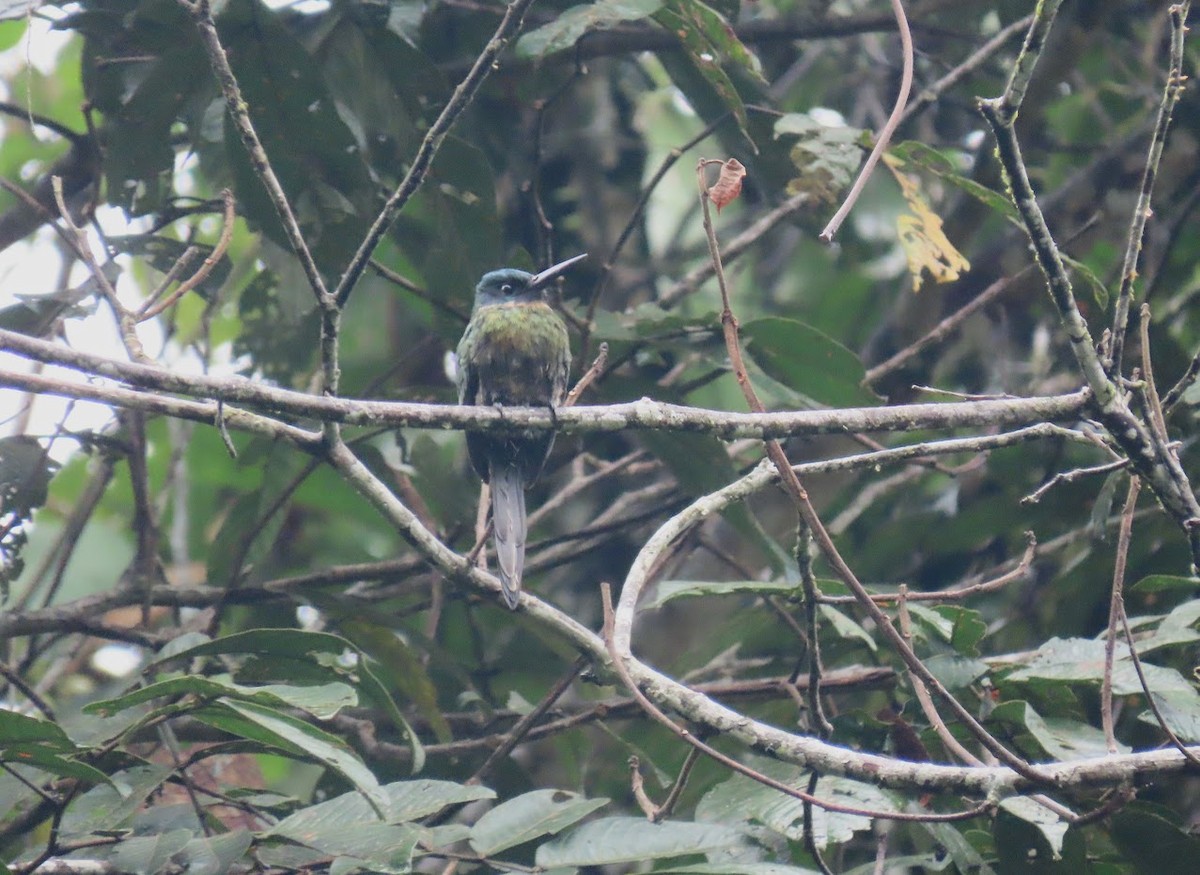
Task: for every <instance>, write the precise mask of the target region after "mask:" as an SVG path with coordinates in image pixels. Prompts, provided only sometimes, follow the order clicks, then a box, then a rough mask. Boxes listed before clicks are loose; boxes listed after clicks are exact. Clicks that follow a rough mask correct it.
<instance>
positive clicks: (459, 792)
mask: <svg viewBox="0 0 1200 875" xmlns="http://www.w3.org/2000/svg"><path fill="white" fill-rule="evenodd" d="M380 792H381V794H382V795H383V799H384V803H383V806H382V808H383V819H384V820H385V821H386V822H387V823H407V822H409V821H414V820H417V819H418V818H421V817H426V816H428V815H430V814H434V813H436V812H438V811H441V810H442V809H443V808H445V807H446V806H447V805H459V804H462V803H464V802H476V801H479V800H481V799H494V798H495V797H496V794H495V793H494V792H493V791H492V790H489V789H488V788H487V787H482V786H479V785H466V784H456V783H454V782H452V781H434V780H417V781H397V782H396V783H393V784H387V785H386V786H383V787H381V788H380ZM376 819H377V818H376V814H375V812H374V811H373V810H372V809H371V807H370V806H369V805H368V804H367V802H366V801H365V800H364V799H363V797H362V796H360V795H359V794H358V793H344V794H342V795H341V796H337V797H335V798H333V799H330V800H328V801H326V802H320V803H317V804H316V805H310V806H308V807H307V808H302V809H301V810H299V811H297V812H295V813H294V814H290V815H288V816H287V817H285V818H284V819H283V820H281V821H280V822H279V823H277V824H275V826H273V827H271V829H270V830H268V834H269V835H279V836H286V837H288V838H294V839H296V840H297V841H303V839H302V838H300V836H303V835H306V834H309V833H313V832H320V831H336V830H338V829H341V828H342V827H345V826H347V825H349V824H352V823H365V822H376Z"/></svg>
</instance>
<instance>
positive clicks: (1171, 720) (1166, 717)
mask: <svg viewBox="0 0 1200 875" xmlns="http://www.w3.org/2000/svg"><path fill="white" fill-rule="evenodd" d="M1153 696H1154V704H1156V705H1157V706H1158V711H1159V713H1160V714H1162V718H1163V722H1164V723H1166V724H1167V728H1168V729H1170V730H1171V731H1172V732H1174V733H1175V734H1176V735H1177V736H1179V738H1180V739H1181V740H1183V741H1185V742H1188V743H1189V744H1196V743H1200V696H1198V695H1197V694H1196V692H1195V691H1194V690H1189V691H1187V692H1184V691H1183V690H1167V691H1165V692H1159V691H1158V690H1155V691H1154V693H1153ZM1138 720H1140V721H1141V722H1143V723H1148V724H1150V725H1151V726H1159V722H1158V718H1157V717H1155V716H1154V712H1153V711H1151V710H1150V709H1149V708H1147V709H1146V710H1145V711H1143V712H1142V713H1141V714H1139V715H1138Z"/></svg>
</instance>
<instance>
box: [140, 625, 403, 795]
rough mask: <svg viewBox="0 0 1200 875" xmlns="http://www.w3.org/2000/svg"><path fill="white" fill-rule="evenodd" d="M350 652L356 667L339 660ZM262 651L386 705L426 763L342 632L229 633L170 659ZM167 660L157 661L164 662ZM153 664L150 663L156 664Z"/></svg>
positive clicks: (364, 659) (395, 709)
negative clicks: (315, 669)
mask: <svg viewBox="0 0 1200 875" xmlns="http://www.w3.org/2000/svg"><path fill="white" fill-rule="evenodd" d="M347 652H350V653H353V654H354V655H355V657H356V659H355V660H354V664H353V668H349V667H344V666H342V665H340V664H339V662H338V660H339V659H340V658H341V657H342V656H343V655H344V654H346V653H347ZM226 653H229V654H237V653H245V654H261V655H264V656H268V657H271V658H274V659H281V658H284V657H291V658H293V659H296V660H299V661H302V662H306V663H310V664H313V665H319V666H323V667H324V668H325V670H326V671H327V672H328V673H329V674H330V675H331V679H339V680H344V681H345V682H347V683H350V684H352V685H353V686H355V687H356V688H357V689H359V690H360V691H361V692H363V693H364V694H366V695H367V696H368V697H370V698H371V699H372V700H373V701H374V702H375V703H376V704H377V705H378V706H379V707H381V708H384V709H385V710H386V711H387V713H388V716H389V718H391V720H392V721H393V722H394V724H395V725H396V726H397V727H398V728H399V729H400V730H401V731H402V732H404V734H405V735H406V736H407V738H408V741H409V744H410V746H411V747H412V751H413V769H412V770H413V771H414V772H418V771H420V770H421V768H422V767H423V766H424V764H425V751H424V748H423V746H422V745H421V742H420V739H419V738H418V737H417V734H416V732H415V731H414V730H413V728H412V727H411V726H410V725H409V723H408V721H407V720H405V719H404V715H403V714H402V713H401V712H400V709H399V707H397V705H396V702H395V700H394V699H393V698H392V697H391V695H390V694H389V693H388V691H387V688H386V687H385V686H384V685H383V683H382V682H381V681H380V680H379V678H378V677H376V675H375V673H374V672H373V671H372V670H371V667H370V665H369V664H368V661H367V655H366V654H365V653H363V652H362V651H361V650H359V649H358V648H357V647H356V646H355V645H354V644H352V643H351V642H350V641H348V640H347V639H345V638H342V637H341V636H340V635H332V634H330V633H328V632H312V631H305V630H299V629H251V630H249V631H246V632H239V633H235V634H233V635H226V636H224V637H222V638H217V639H214V640H212V641H203V642H200V643H198V644H196V645H195V646H192V647H188V648H186V649H184V650H182V651H174V652H172V653H171V654H170V656H169V657H167V658H168V659H184V658H188V659H190V658H193V657H196V656H216V655H219V654H226ZM164 661H166V659H161V660H158V662H164ZM155 664H156V663H152V664H151V665H152V666H153V665H155Z"/></svg>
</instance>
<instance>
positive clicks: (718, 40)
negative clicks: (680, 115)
mask: <svg viewBox="0 0 1200 875" xmlns="http://www.w3.org/2000/svg"><path fill="white" fill-rule="evenodd" d="M654 20H655V21H657V22H658V23H659V24H661V25H662V26H663V27H665V28H666V29H667V30H668V31H670V32H671V33H673V34H674V35H675V36H676V37H677V38H678V39H679V45H680V48H682V50H683V51H682V52H660V53H659V55H658V58H659V61H660V62H661V63H662V65H663V67H664V68H665V69H666V70H667V72H668V74H669V75H670V76H671V80H672V81H673V82H674V83H675V85H676V86H677V87H678V88H679V90H680V91H682V92H683V93H684V94H685V95H686V96H687V99H688V101H689V102H690V103H691V104H692V106H693V107H694V108H695V110H696V113H697V114H698V115H700V116H701V117H702V118H704V119H705V120H706V121H708V122H715V121H716V120H717V119H719V118H720V117H721V116H723V115H724V114H725V113H732V114H733V116H734V118H735V119H736V120H737V124H738V131H739V133H740V134H741V142H742V144H743V145H744V147H745V148H746V149H748V150H749V151H750V152H752V153H757V152H758V147H757V146H756V145H755V144H754V141H753V140H752V139H751V138H750V136H749V134H748V133H747V132H746V127H747V118H746V107H745V104H744V102H743V101H742V96H741V95H740V94H739V93H738V90H737V87H736V86H735V85H734V83H733V80H732V79H731V78H730V74H729V72H727V70H726V68H730V69H736V70H738V71H740V72H742V73H743V74H745V78H746V79H748V80H750V81H755V82H758V81H761V80H762V73H761V69H760V65H759V63H758V59H757V58H755V57H754V55H753V54H751V53H750V51H749V50H748V49H747V48H746V47H745V46H744V45H743V44H742V42H741V41H740V40H739V39H738V38H737V35H736V34H734V32H733V28H731V27H730V26H729V23H728V22H727V21H725V19H724V18H722V17H721V15H720V14H719V13H717V12H716V11H715V10H713V9H711V8H710V7H708V6H706V5H704V4H703V3H701V2H699V0H668V2H667V4H666V5H665V6H664V7H663V8H661V9H659V10H658V12H656V13H655V14H654Z"/></svg>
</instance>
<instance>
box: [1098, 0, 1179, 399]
mask: <svg viewBox="0 0 1200 875" xmlns="http://www.w3.org/2000/svg"><path fill="white" fill-rule="evenodd" d="M1190 6H1191V0H1183V2H1182V3H1175V4H1173V5H1172V6H1171V8H1170V16H1171V55H1170V69H1169V70H1168V72H1167V85H1166V87H1165V88H1164V89H1163V95H1162V101H1161V102H1160V103H1159V106H1158V119H1157V120H1156V121H1155V123H1154V134H1153V136H1152V137H1151V138H1150V149H1149V153H1148V154H1147V156H1146V165H1145V167H1144V168H1143V169H1142V184H1141V187H1140V188H1139V191H1138V199H1137V204H1136V205H1135V206H1134V208H1133V216H1132V217H1131V219H1130V222H1129V234H1128V236H1127V239H1126V242H1125V258H1124V260H1123V261H1122V264H1121V288H1120V290H1119V291H1118V292H1117V302H1116V305H1115V307H1114V308H1113V323H1112V354H1111V355H1110V356H1109V361H1108V362H1107V364H1108V366H1109V373H1110V374H1112V375H1113V376H1114V377H1115V376H1117V375H1119V374H1120V373H1121V354H1122V352H1123V351H1124V347H1125V334H1126V331H1127V330H1128V325H1127V323H1128V321H1129V307H1130V303H1131V301H1132V300H1133V283H1134V280H1136V279H1137V276H1138V267H1139V265H1140V263H1141V259H1142V246H1143V244H1144V243H1145V239H1146V221H1147V220H1148V219H1149V218H1150V216H1152V215H1153V209H1152V207H1151V204H1150V201H1151V197H1152V196H1153V194H1154V183H1155V181H1156V180H1157V178H1158V165H1159V162H1160V161H1161V160H1162V153H1163V146H1164V145H1165V144H1166V141H1167V131H1168V130H1170V128H1171V116H1172V114H1173V113H1174V111H1175V104H1177V103H1178V102H1179V98H1180V96H1181V95H1182V94H1183V88H1184V82H1185V81H1186V78H1187V77H1185V76H1184V75H1183V44H1184V34H1185V33H1186V32H1187V27H1186V25H1185V22H1186V21H1187V15H1188V8H1189V7H1190Z"/></svg>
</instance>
